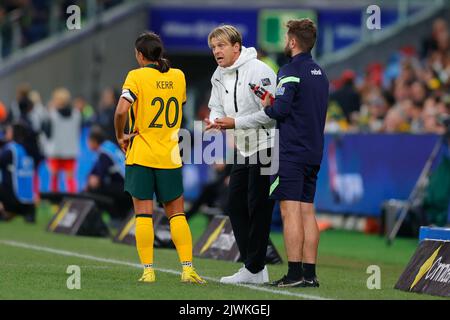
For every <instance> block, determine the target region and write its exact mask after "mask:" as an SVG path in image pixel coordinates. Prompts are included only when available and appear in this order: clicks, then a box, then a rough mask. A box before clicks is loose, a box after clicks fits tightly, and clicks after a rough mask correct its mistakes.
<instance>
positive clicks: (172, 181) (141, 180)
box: [125, 164, 184, 202]
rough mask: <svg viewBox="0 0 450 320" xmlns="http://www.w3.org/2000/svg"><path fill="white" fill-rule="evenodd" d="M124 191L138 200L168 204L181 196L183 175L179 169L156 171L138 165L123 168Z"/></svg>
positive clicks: (155, 169)
mask: <svg viewBox="0 0 450 320" xmlns="http://www.w3.org/2000/svg"><path fill="white" fill-rule="evenodd" d="M125 191H126V192H128V193H129V194H130V195H131V196H132V197H134V198H137V199H139V200H153V195H154V194H155V193H156V198H157V199H158V201H159V202H168V201H172V200H175V199H176V198H178V197H179V196H181V195H182V194H183V191H184V190H183V175H182V171H181V167H180V168H176V169H157V168H150V167H144V166H140V165H136V164H133V165H127V166H126V167H125Z"/></svg>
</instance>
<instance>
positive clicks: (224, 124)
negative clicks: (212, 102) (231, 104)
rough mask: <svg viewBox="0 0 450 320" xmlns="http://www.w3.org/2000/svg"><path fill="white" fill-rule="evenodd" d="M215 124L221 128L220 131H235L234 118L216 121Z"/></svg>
mask: <svg viewBox="0 0 450 320" xmlns="http://www.w3.org/2000/svg"><path fill="white" fill-rule="evenodd" d="M215 123H216V124H217V125H218V126H219V127H220V129H234V126H235V122H234V118H230V117H224V118H220V119H216V121H215Z"/></svg>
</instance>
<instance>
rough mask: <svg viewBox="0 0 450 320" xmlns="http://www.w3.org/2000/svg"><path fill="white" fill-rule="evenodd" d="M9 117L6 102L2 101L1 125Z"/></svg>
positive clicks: (0, 110)
mask: <svg viewBox="0 0 450 320" xmlns="http://www.w3.org/2000/svg"><path fill="white" fill-rule="evenodd" d="M7 119H8V109H7V108H6V106H5V104H4V103H3V102H2V101H0V127H1V125H2V124H3V123H5V122H6V120H7Z"/></svg>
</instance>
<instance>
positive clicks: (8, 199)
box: [0, 185, 36, 220]
mask: <svg viewBox="0 0 450 320" xmlns="http://www.w3.org/2000/svg"><path fill="white" fill-rule="evenodd" d="M0 202H1V203H3V207H4V208H5V210H6V211H8V212H10V213H13V214H17V215H21V216H25V217H29V218H30V219H31V220H34V218H35V214H36V206H35V204H34V203H31V204H26V203H21V202H20V201H19V199H17V198H16V195H15V194H14V192H13V191H12V190H10V189H8V188H5V187H4V186H2V185H0Z"/></svg>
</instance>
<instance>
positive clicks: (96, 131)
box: [89, 126, 106, 144]
mask: <svg viewBox="0 0 450 320" xmlns="http://www.w3.org/2000/svg"><path fill="white" fill-rule="evenodd" d="M89 139H90V140H93V141H95V142H97V143H98V144H102V143H103V142H104V141H105V140H106V136H105V133H104V132H103V129H102V128H101V127H99V126H93V127H91V131H90V132H89Z"/></svg>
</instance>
